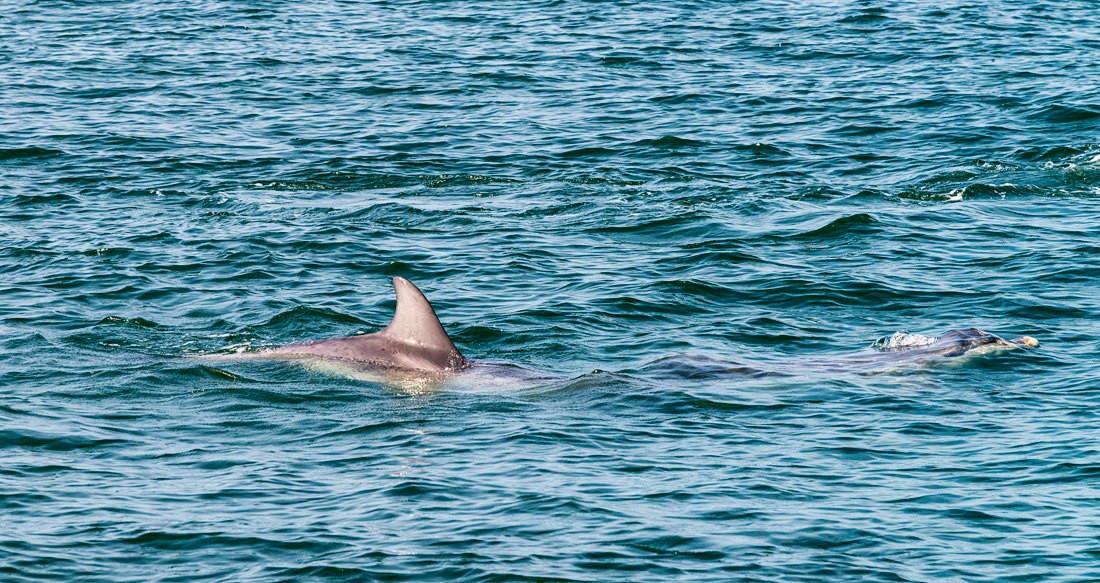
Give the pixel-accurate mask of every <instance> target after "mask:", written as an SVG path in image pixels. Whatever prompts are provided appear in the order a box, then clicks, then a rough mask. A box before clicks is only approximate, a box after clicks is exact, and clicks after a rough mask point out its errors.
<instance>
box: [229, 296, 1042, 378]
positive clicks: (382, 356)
mask: <svg viewBox="0 0 1100 583" xmlns="http://www.w3.org/2000/svg"><path fill="white" fill-rule="evenodd" d="M393 288H394V291H395V292H396V294H397V309H396V311H395V312H394V315H393V320H392V321H390V323H389V325H388V326H386V327H385V328H383V329H382V330H379V331H378V332H373V333H371V334H363V335H359V336H348V337H345V338H332V339H329V340H314V341H309V342H300V343H295V344H288V345H286V346H281V347H278V348H270V349H266V350H261V351H259V352H254V353H251V354H250V355H248V356H246V358H261V359H268V358H273V359H307V360H314V361H318V360H319V361H326V362H334V363H342V364H345V365H348V367H349V368H350V369H353V370H354V371H356V372H357V373H358V372H363V371H371V370H374V371H382V372H383V373H385V376H384V377H382V378H384V379H389V380H399V381H413V382H421V381H425V380H429V379H435V381H441V380H445V379H448V378H454V377H455V375H454V374H453V373H457V372H460V371H470V370H472V369H477V370H479V371H480V374H474V375H473V376H475V378H481V381H479V382H482V381H484V380H485V379H487V378H498V377H499V379H504V378H516V379H523V380H527V381H531V380H539V381H550V380H555V379H556V377H553V376H548V375H546V374H544V373H540V372H538V371H533V370H530V369H527V368H524V367H519V366H514V365H500V364H491V363H477V364H476V366H475V364H474V363H473V362H471V361H469V360H467V359H466V358H465V357H463V356H462V353H460V352H459V351H458V349H457V348H455V345H454V343H453V342H451V339H450V337H449V336H447V332H446V330H444V329H443V324H441V323H440V321H439V317H438V316H436V314H435V310H433V309H432V305H431V303H429V302H428V298H426V297H424V294H423V293H422V292H421V291H420V290H419V289H417V287H416V286H415V285H413V283H412V282H411V281H409V280H407V279H405V278H403V277H395V278H393ZM1038 345H1039V342H1038V340H1036V339H1034V338H1032V337H1030V336H1021V337H1020V338H1015V339H1012V340H1005V339H1004V338H1001V337H1000V336H997V335H995V334H990V333H989V332H984V331H982V330H978V329H977V328H967V329H963V330H955V331H952V332H948V333H947V334H944V335H943V336H940V337H939V338H931V337H928V336H921V335H910V334H904V333H897V334H895V335H894V336H892V337H891V338H890V339H889V341H887V342H884V343H879V344H878V345H877V346H876V348H875V350H872V351H865V352H860V353H856V354H852V355H848V356H845V357H840V358H831V359H828V360H827V361H826V360H822V361H821V362H819V363H816V364H818V365H819V366H821V367H825V368H837V367H841V368H853V367H854V368H857V369H859V368H869V369H871V370H875V369H877V368H879V367H881V366H882V365H887V366H889V365H895V364H904V363H922V362H927V361H932V360H938V359H943V358H949V357H959V356H972V355H979V354H986V353H989V352H995V351H1001V350H1011V349H1016V348H1033V347H1036V346H1038ZM241 356H244V355H241ZM815 362H816V361H813V360H810V361H800V362H799V363H798V364H796V365H795V366H799V367H805V366H806V365H810V366H813V365H814V364H815ZM781 368H789V366H788V365H784V366H782V367H781ZM814 368H817V367H814ZM365 378H374V377H365ZM499 379H498V380H499ZM435 381H432V382H435Z"/></svg>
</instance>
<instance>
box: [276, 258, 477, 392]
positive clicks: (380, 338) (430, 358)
mask: <svg viewBox="0 0 1100 583" xmlns="http://www.w3.org/2000/svg"><path fill="white" fill-rule="evenodd" d="M393 289H394V291H395V292H397V310H396V311H395V312H394V315H393V320H392V321H390V323H389V325H388V326H386V327H385V328H383V329H381V330H379V331H378V332H374V333H371V334H363V335H360V336H348V337H346V338H332V339H330V340H315V341H311V342H301V343H297V344H288V345H286V346H281V347H279V348H273V349H269V350H264V351H262V352H260V353H259V354H258V356H266V357H275V358H324V359H331V360H339V361H345V362H350V363H357V364H363V365H369V366H372V367H377V368H385V369H403V370H417V371H426V372H431V373H445V372H451V371H458V370H462V369H464V368H467V367H468V366H470V363H469V361H467V360H466V359H465V358H463V356H462V353H460V352H459V351H458V349H457V348H455V345H454V343H453V342H451V338H450V337H449V336H447V332H446V331H445V330H444V329H443V324H441V323H440V322H439V317H438V316H436V315H435V310H433V309H432V305H431V304H430V303H429V302H428V298H426V297H424V294H423V293H422V292H421V291H420V290H419V289H417V287H416V286H415V285H413V283H412V282H411V281H409V280H407V279H405V278H404V277H395V278H393Z"/></svg>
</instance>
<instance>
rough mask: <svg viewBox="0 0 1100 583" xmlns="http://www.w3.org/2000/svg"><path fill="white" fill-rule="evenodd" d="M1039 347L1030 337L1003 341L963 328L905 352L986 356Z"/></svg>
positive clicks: (911, 353)
mask: <svg viewBox="0 0 1100 583" xmlns="http://www.w3.org/2000/svg"><path fill="white" fill-rule="evenodd" d="M1036 346H1039V341H1038V340H1036V339H1034V338H1032V337H1031V336H1021V337H1019V338H1013V339H1012V340H1005V339H1004V338H1001V337H1000V336H997V335H996V334H990V333H989V332H986V331H984V330H978V329H977V328H965V329H963V330H954V331H952V332H948V333H947V334H944V335H943V336H940V337H939V338H937V339H936V341H935V342H933V343H931V344H928V345H926V346H919V347H915V348H909V349H908V350H905V351H904V352H906V353H907V354H909V355H913V356H917V355H927V356H947V357H951V356H964V355H978V354H986V353H988V352H996V351H998V350H1012V349H1014V348H1034V347H1036ZM886 350H890V349H886Z"/></svg>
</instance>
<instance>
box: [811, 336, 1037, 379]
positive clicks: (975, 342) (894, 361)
mask: <svg viewBox="0 0 1100 583" xmlns="http://www.w3.org/2000/svg"><path fill="white" fill-rule="evenodd" d="M899 337H900V338H902V339H903V341H902V342H893V340H894V339H896V338H899ZM905 340H907V341H905ZM1037 346H1039V341H1038V340H1036V339H1035V338H1033V337H1031V336H1021V337H1019V338H1013V339H1011V340H1006V339H1004V338H1001V337H1000V336H997V335H996V334H992V333H989V332H986V331H984V330H979V329H977V328H964V329H961V330H952V331H950V332H947V333H946V334H944V335H942V336H940V337H938V338H932V337H928V336H923V335H920V334H915V335H914V334H906V333H903V332H898V333H895V334H894V335H893V336H891V337H890V338H887V339H885V341H882V340H880V341H879V342H877V343H876V346H874V348H873V349H872V350H870V351H864V352H859V353H856V354H852V355H849V356H846V357H841V358H839V359H835V360H834V361H833V365H834V366H836V365H842V366H845V367H853V366H854V367H856V368H869V369H871V370H879V367H883V366H886V367H887V368H888V369H889V367H890V366H891V365H894V366H897V365H905V364H907V363H908V364H918V365H919V364H926V363H931V362H936V361H944V362H948V361H949V360H953V359H960V358H967V357H971V356H981V355H984V354H990V353H994V352H1002V351H1006V350H1016V349H1020V348H1035V347H1037Z"/></svg>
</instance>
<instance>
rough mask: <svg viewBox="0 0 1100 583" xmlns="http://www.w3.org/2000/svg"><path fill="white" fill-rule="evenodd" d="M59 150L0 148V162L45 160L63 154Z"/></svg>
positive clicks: (35, 147)
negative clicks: (30, 159)
mask: <svg viewBox="0 0 1100 583" xmlns="http://www.w3.org/2000/svg"><path fill="white" fill-rule="evenodd" d="M64 153H65V152H62V151H61V150H53V149H50V148H39V147H37V146H30V147H27V148H0V160H19V159H23V158H46V157H52V156H60V155H62V154H64Z"/></svg>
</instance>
